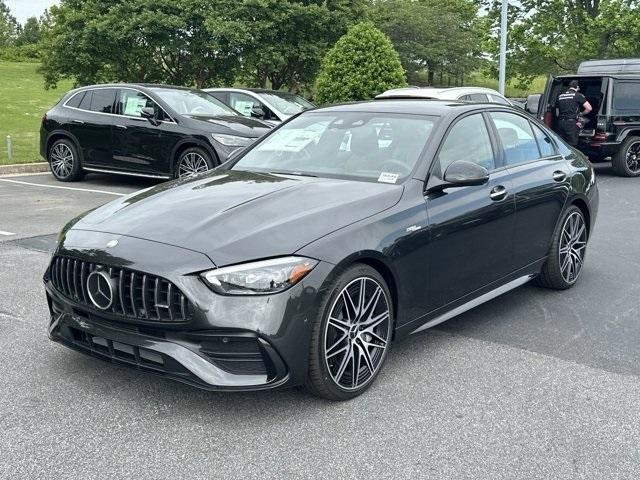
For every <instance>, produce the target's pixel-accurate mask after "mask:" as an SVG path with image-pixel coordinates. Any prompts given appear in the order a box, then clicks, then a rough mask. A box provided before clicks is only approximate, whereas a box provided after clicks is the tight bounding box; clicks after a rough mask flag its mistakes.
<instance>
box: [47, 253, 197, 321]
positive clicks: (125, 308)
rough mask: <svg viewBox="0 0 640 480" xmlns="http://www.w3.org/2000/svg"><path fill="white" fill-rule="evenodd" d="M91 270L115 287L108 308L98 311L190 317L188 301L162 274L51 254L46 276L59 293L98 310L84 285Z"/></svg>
mask: <svg viewBox="0 0 640 480" xmlns="http://www.w3.org/2000/svg"><path fill="white" fill-rule="evenodd" d="M95 270H102V271H104V272H105V273H108V274H109V276H110V277H111V278H112V279H114V281H115V282H116V284H117V290H118V292H117V294H116V295H115V298H114V299H113V304H112V305H111V307H109V308H108V310H106V311H104V312H101V313H109V314H111V315H115V316H117V317H121V318H123V319H125V320H128V321H143V322H162V323H176V322H186V321H189V320H190V308H189V301H188V300H187V298H186V297H185V296H184V294H183V293H182V292H181V291H180V290H179V289H178V287H176V286H175V285H174V284H172V283H171V282H170V281H169V280H166V279H164V278H162V277H158V276H155V275H150V274H147V273H142V272H138V271H134V270H129V269H126V268H119V267H112V266H108V265H102V264H95V263H90V262H86V261H83V260H81V259H78V258H70V257H64V256H55V257H54V258H53V260H52V261H51V266H50V272H51V274H50V279H51V283H52V284H53V287H54V288H55V289H56V291H58V292H59V293H60V294H61V295H63V296H64V297H66V298H68V299H69V300H71V301H74V302H76V303H79V304H80V305H82V306H84V307H88V308H90V309H92V310H96V312H97V313H100V312H99V311H98V310H97V309H96V308H95V306H94V305H93V304H92V303H91V301H90V299H89V295H88V291H87V285H86V282H87V278H88V276H89V273H91V272H93V271H95ZM165 291H166V294H165V293H164V292H165ZM165 299H166V301H165ZM176 304H180V310H179V311H176V308H175V305H176Z"/></svg>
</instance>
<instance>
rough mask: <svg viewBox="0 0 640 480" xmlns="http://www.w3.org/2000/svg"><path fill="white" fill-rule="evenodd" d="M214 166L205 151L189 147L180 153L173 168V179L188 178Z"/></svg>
mask: <svg viewBox="0 0 640 480" xmlns="http://www.w3.org/2000/svg"><path fill="white" fill-rule="evenodd" d="M214 166H215V165H214V164H213V160H211V156H210V155H209V153H207V151H206V150H204V149H202V148H200V147H190V148H187V149H186V150H184V151H182V152H180V155H179V156H178V159H177V160H176V166H175V168H174V172H173V176H174V178H188V177H192V176H194V175H199V174H201V173H204V172H207V171H209V170H211V169H212V168H213V167H214Z"/></svg>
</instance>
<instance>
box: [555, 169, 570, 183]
mask: <svg viewBox="0 0 640 480" xmlns="http://www.w3.org/2000/svg"><path fill="white" fill-rule="evenodd" d="M565 178H567V174H566V173H564V172H563V171H562V170H556V171H555V172H553V179H554V180H555V181H556V182H562V181H563V180H564V179H565Z"/></svg>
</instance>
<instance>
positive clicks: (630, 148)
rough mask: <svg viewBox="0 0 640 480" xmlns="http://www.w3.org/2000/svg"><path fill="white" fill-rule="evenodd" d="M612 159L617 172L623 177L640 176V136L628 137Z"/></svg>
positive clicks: (614, 169)
mask: <svg viewBox="0 0 640 480" xmlns="http://www.w3.org/2000/svg"><path fill="white" fill-rule="evenodd" d="M611 160H612V165H613V171H614V172H615V173H616V174H618V175H620V176H622V177H638V176H640V137H627V139H626V140H625V141H624V142H623V143H622V145H621V146H620V150H618V153H616V154H615V155H614V156H613V158H612V159H611Z"/></svg>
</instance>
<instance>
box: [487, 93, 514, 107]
mask: <svg viewBox="0 0 640 480" xmlns="http://www.w3.org/2000/svg"><path fill="white" fill-rule="evenodd" d="M489 101H490V102H491V103H499V104H500V105H511V104H510V103H509V101H508V100H507V99H506V98H504V97H501V96H500V95H495V94H489Z"/></svg>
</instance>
